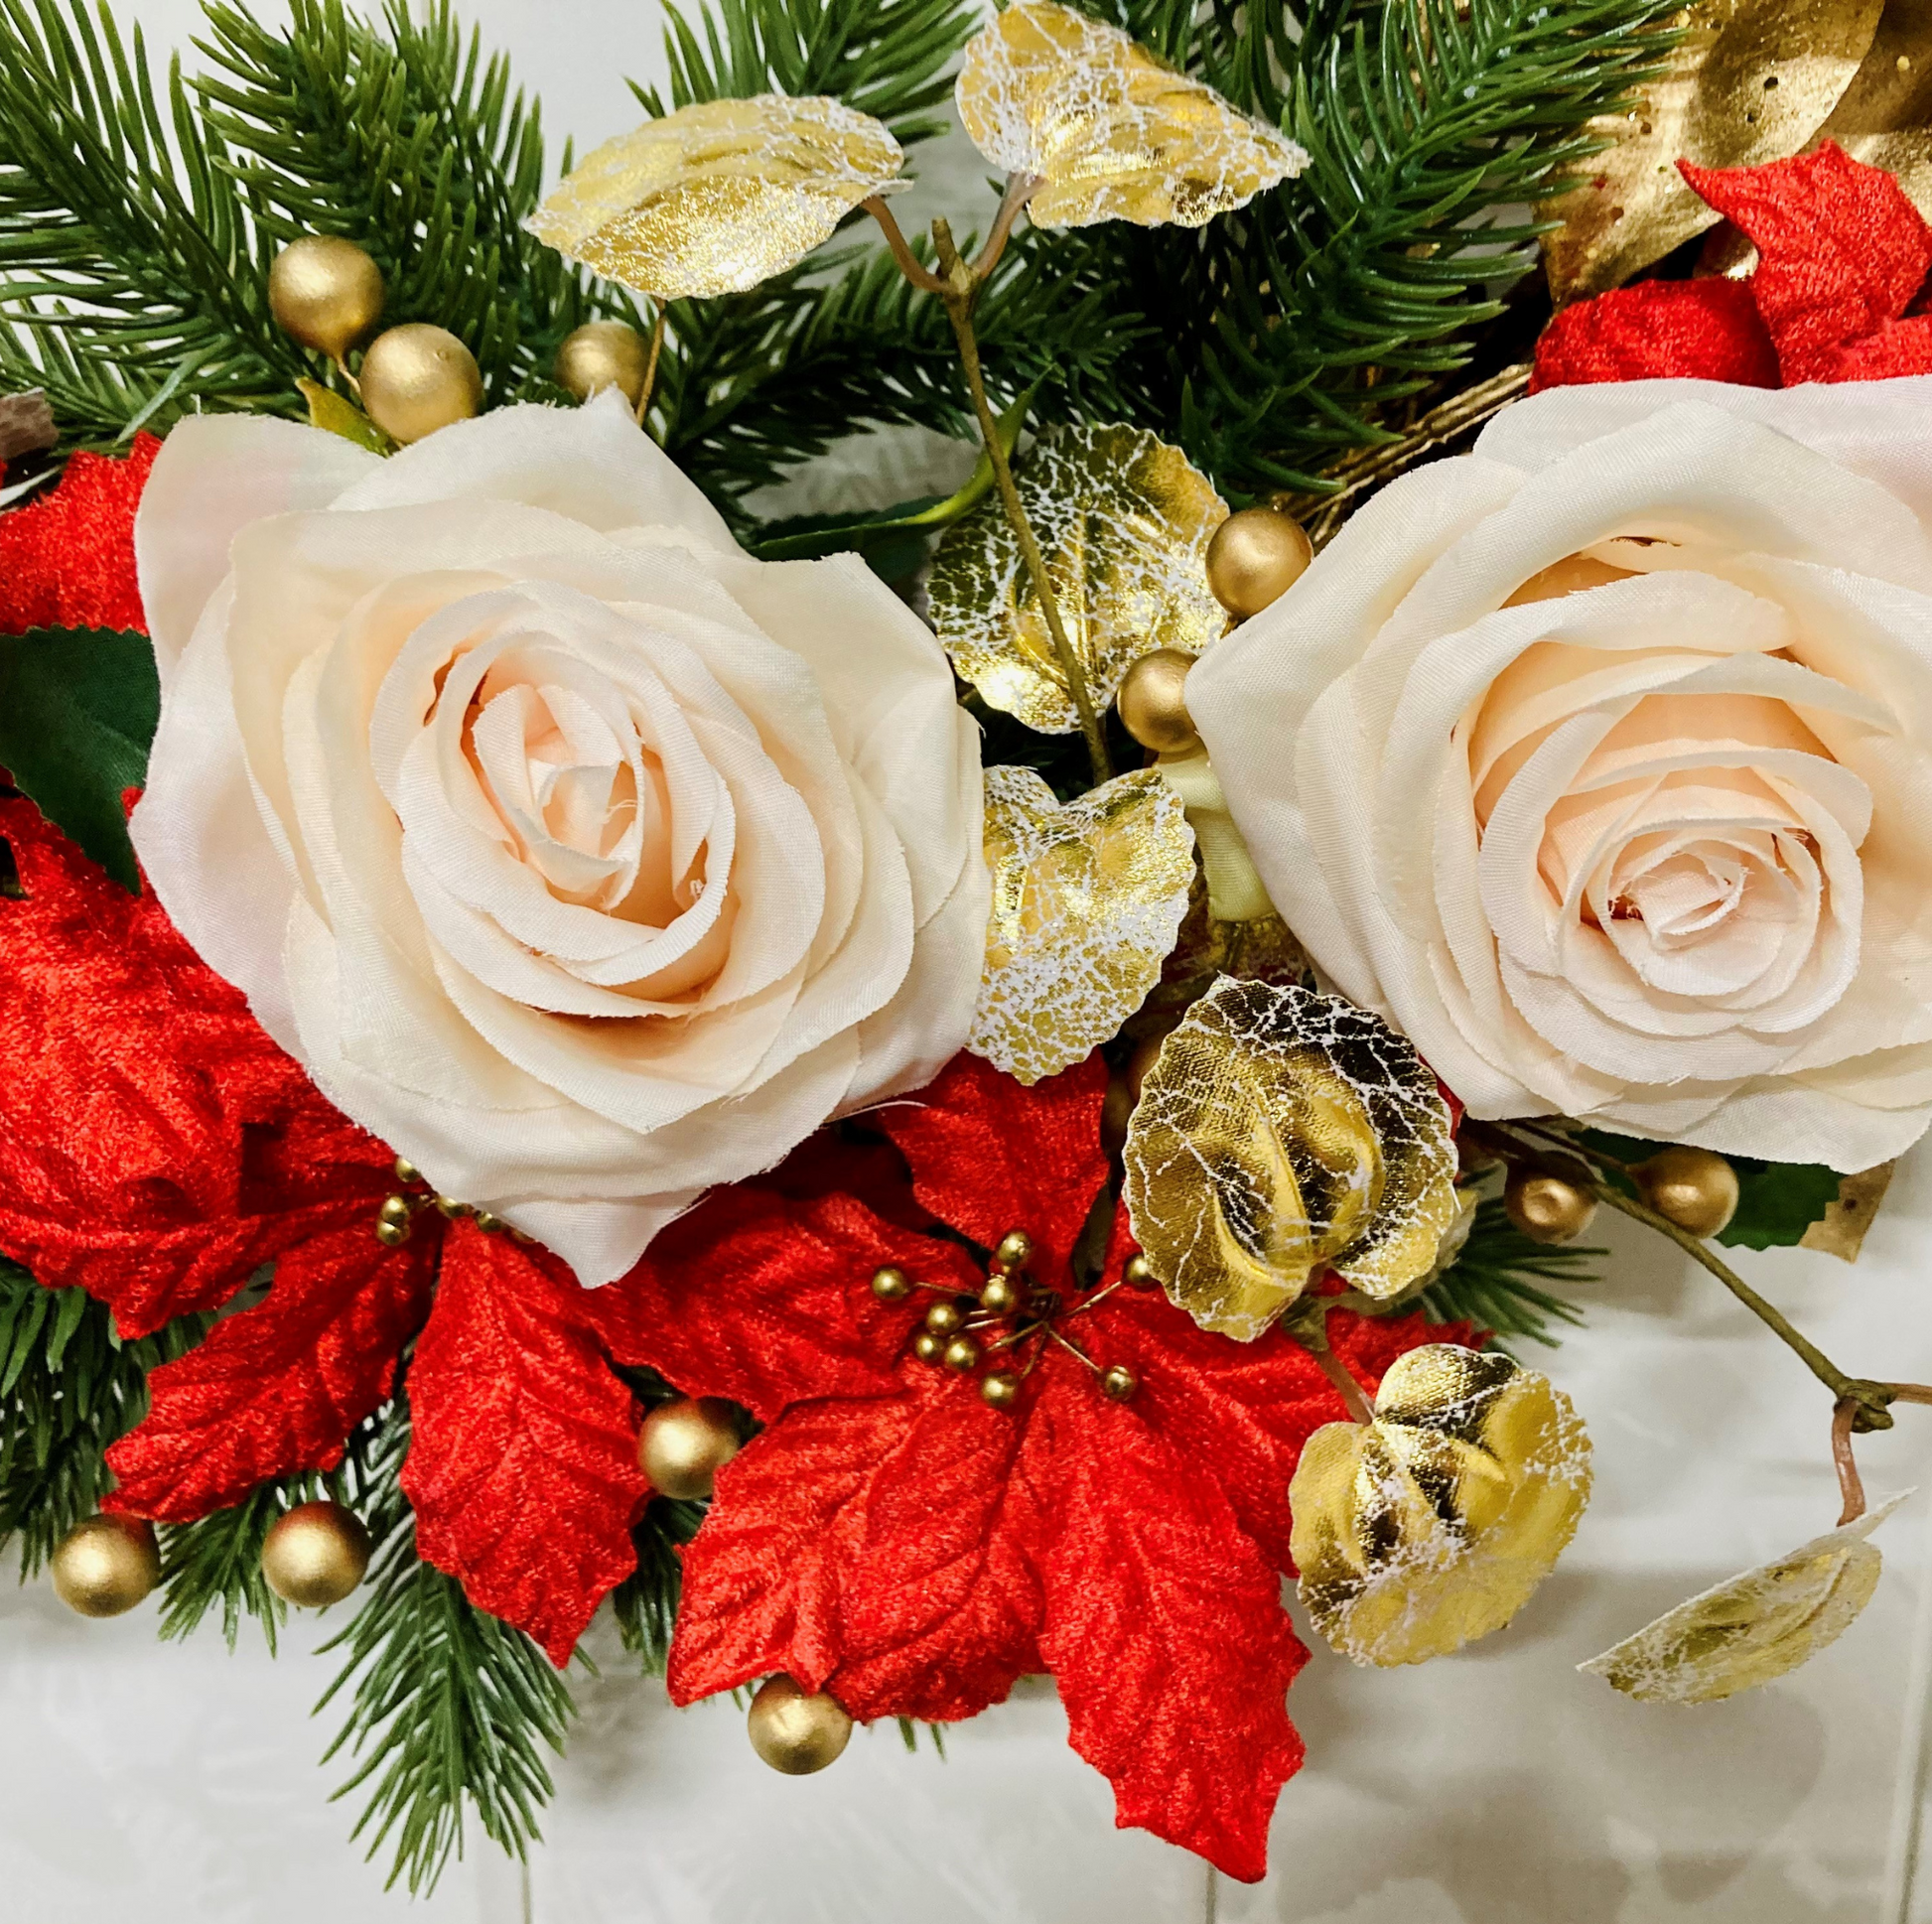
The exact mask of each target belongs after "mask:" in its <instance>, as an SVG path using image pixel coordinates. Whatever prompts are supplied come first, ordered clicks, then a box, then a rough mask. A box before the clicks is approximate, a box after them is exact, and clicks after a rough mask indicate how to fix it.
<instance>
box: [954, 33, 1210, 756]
mask: <svg viewBox="0 0 1932 1924" xmlns="http://www.w3.org/2000/svg"><path fill="white" fill-rule="evenodd" d="M1003 17H1004V16H1003ZM1017 482H1018V486H1019V489H1020V498H1021V502H1022V504H1023V505H1024V506H1025V508H1026V510H1027V516H1028V519H1029V520H1031V521H1032V523H1033V528H1034V534H1035V538H1036V539H1037V540H1038V542H1039V545H1040V549H1041V551H1042V552H1043V554H1044V555H1045V557H1046V572H1047V574H1048V575H1049V576H1050V577H1051V579H1052V583H1053V592H1054V595H1055V597H1056V599H1057V600H1058V602H1059V608H1060V620H1061V623H1062V625H1063V626H1064V627H1065V629H1066V636H1067V640H1068V641H1069V642H1070V643H1071V644H1072V647H1073V651H1074V653H1075V654H1076V655H1077V656H1078V657H1079V659H1080V663H1081V666H1082V667H1083V668H1084V669H1085V670H1086V676H1087V686H1088V689H1089V691H1090V693H1091V694H1092V697H1093V702H1094V706H1095V707H1096V708H1102V707H1104V706H1105V705H1106V704H1107V703H1108V702H1110V701H1112V700H1113V697H1114V691H1115V690H1116V689H1117V688H1118V687H1119V686H1120V680H1121V677H1122V676H1123V675H1124V674H1126V672H1127V671H1128V669H1129V668H1131V667H1132V666H1133V665H1134V663H1135V662H1136V661H1138V660H1139V659H1140V658H1141V656H1142V655H1144V654H1149V653H1152V652H1153V650H1154V649H1156V648H1180V649H1182V650H1184V651H1185V652H1186V653H1188V654H1199V653H1200V651H1201V650H1202V649H1203V648H1205V647H1206V646H1207V645H1208V643H1209V642H1210V641H1213V640H1215V639H1216V638H1217V637H1218V636H1220V635H1221V634H1222V633H1223V632H1225V630H1226V628H1227V619H1228V618H1227V614H1226V611H1225V610H1224V609H1223V608H1222V607H1221V605H1220V603H1219V602H1217V601H1216V600H1215V599H1214V597H1213V596H1212V595H1211V594H1210V593H1209V592H1208V588H1207V559H1206V558H1207V544H1208V542H1209V541H1210V540H1211V539H1212V538H1213V534H1214V530H1215V529H1216V528H1218V527H1219V526H1220V525H1221V523H1222V522H1223V521H1225V520H1226V519H1227V512H1228V510H1227V503H1226V502H1225V501H1223V500H1222V499H1221V497H1220V495H1218V494H1217V493H1215V491H1214V488H1213V484H1212V483H1211V482H1210V481H1208V480H1207V478H1206V477H1205V476H1203V475H1201V474H1199V473H1197V472H1196V471H1195V470H1194V469H1193V468H1192V467H1191V466H1190V465H1189V464H1188V461H1187V457H1186V456H1185V455H1183V454H1182V453H1181V452H1180V450H1179V449H1178V448H1171V447H1169V446H1168V444H1167V443H1166V442H1165V441H1161V440H1158V439H1157V438H1156V437H1155V436H1154V435H1152V434H1149V433H1148V432H1147V431H1146V430H1145V429H1144V428H1129V427H1097V428H1094V427H1088V428H1076V427H1051V428H1048V429H1047V430H1046V431H1045V432H1044V433H1043V434H1041V436H1040V437H1039V439H1038V441H1036V442H1035V444H1034V448H1033V451H1032V453H1031V454H1029V455H1028V457H1027V459H1026V462H1025V463H1024V465H1023V466H1022V468H1021V470H1020V473H1019V475H1018V477H1017ZM927 594H928V598H929V602H930V606H931V611H932V622H933V625H934V626H935V627H936V628H937V629H938V630H939V639H940V640H941V641H942V642H943V643H944V644H945V648H946V652H947V653H948V654H949V655H951V656H952V660H953V666H954V667H955V668H957V669H958V670H959V672H960V674H961V675H963V676H964V677H965V679H966V680H968V681H970V682H972V683H973V684H974V685H975V686H976V687H977V688H978V689H979V691H980V693H981V694H982V695H984V696H985V697H986V699H987V700H988V701H989V702H990V703H991V704H992V705H993V706H994V707H995V708H1003V709H1005V710H1006V711H1007V713H1008V714H1010V715H1017V716H1018V717H1019V718H1020V719H1021V721H1023V722H1025V723H1026V725H1027V726H1028V727H1029V728H1031V729H1036V730H1038V731H1039V732H1040V733H1041V734H1043V735H1065V734H1069V733H1071V731H1073V730H1074V729H1076V728H1078V727H1079V726H1080V718H1079V715H1078V714H1077V713H1076V712H1075V710H1074V707H1073V703H1072V701H1071V699H1070V698H1069V697H1068V695H1067V692H1066V677H1065V676H1064V675H1063V674H1062V673H1061V672H1060V666H1059V661H1058V658H1057V657H1056V655H1055V654H1054V651H1053V638H1052V636H1051V635H1050V634H1049V633H1048V632H1047V630H1046V622H1045V620H1044V618H1042V617H1041V615H1040V612H1039V602H1038V600H1037V598H1036V597H1035V594H1034V590H1033V583H1032V581H1031V580H1030V579H1029V577H1028V574H1027V570H1026V566H1025V564H1024V562H1023V561H1022V559H1021V555H1020V544H1019V542H1018V540H1017V539H1016V538H1015V536H1014V532H1013V527H1012V524H1011V523H1010V522H1009V521H1008V519H1007V517H1006V512H1005V509H1004V508H1003V507H1002V506H1001V504H1000V501H999V498H998V496H993V497H990V498H989V499H987V500H984V501H982V502H981V503H980V505H979V506H978V507H976V508H974V509H973V511H972V512H971V513H970V514H968V515H967V516H966V517H965V518H964V519H963V520H960V521H956V522H954V524H953V525H952V526H951V527H950V528H948V529H947V531H946V534H945V536H944V538H943V539H942V540H941V541H940V543H939V548H938V552H937V554H936V555H935V556H934V557H933V563H932V572H931V577H930V580H929V584H928V589H927Z"/></svg>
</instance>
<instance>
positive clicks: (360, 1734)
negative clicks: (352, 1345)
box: [316, 1402, 576, 1894]
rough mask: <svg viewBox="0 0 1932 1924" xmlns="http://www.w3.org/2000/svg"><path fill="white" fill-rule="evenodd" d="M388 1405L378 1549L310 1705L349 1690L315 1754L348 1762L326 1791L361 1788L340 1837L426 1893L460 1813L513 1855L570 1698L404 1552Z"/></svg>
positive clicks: (397, 1431) (380, 1463)
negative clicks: (363, 1846)
mask: <svg viewBox="0 0 1932 1924" xmlns="http://www.w3.org/2000/svg"><path fill="white" fill-rule="evenodd" d="M408 1440H409V1422H408V1414H407V1411H406V1409H405V1408H404V1407H403V1405H402V1404H401V1403H400V1402H398V1403H397V1404H395V1405H393V1406H392V1407H391V1410H390V1412H389V1415H388V1418H387V1420H386V1421H385V1422H384V1423H383V1425H382V1426H381V1429H380V1432H379V1434H378V1436H377V1438H376V1440H375V1442H374V1444H373V1446H372V1447H371V1450H370V1454H369V1461H368V1465H367V1475H368V1497H367V1503H366V1508H365V1510H364V1520H365V1521H366V1522H367V1523H368V1525H369V1531H370V1534H371V1535H372V1536H373V1537H375V1539H376V1540H377V1543H378V1546H379V1548H378V1550H377V1553H376V1558H375V1562H374V1564H373V1565H372V1567H371V1569H370V1572H369V1577H368V1579H367V1582H366V1586H365V1590H364V1594H363V1601H362V1604H361V1607H360V1608H359V1609H358V1610H357V1612H356V1614H355V1616H354V1618H353V1619H352V1620H351V1621H350V1623H349V1624H348V1625H347V1627H346V1628H345V1629H344V1630H343V1631H342V1632H341V1633H340V1634H339V1635H337V1636H335V1637H333V1638H332V1639H331V1640H330V1641H329V1642H328V1643H327V1644H325V1645H324V1646H323V1648H324V1649H325V1650H332V1651H333V1650H342V1651H345V1653H346V1658H347V1660H346V1662H345V1665H344V1667H343V1670H342V1673H341V1675H340V1676H338V1677H337V1679H336V1681H335V1682H334V1683H333V1684H332V1685H331V1686H330V1687H329V1689H328V1691H327V1692H326V1693H325V1694H324V1696H323V1699H322V1702H321V1703H320V1704H318V1705H317V1706H316V1709H317V1711H318V1712H320V1711H322V1710H323V1709H324V1708H325V1707H326V1706H327V1705H329V1704H330V1703H331V1702H332V1701H333V1700H334V1699H335V1698H336V1697H337V1696H338V1695H340V1694H342V1693H344V1692H347V1694H348V1718H347V1721H346V1722H345V1724H344V1726H343V1729H342V1732H341V1734H340V1735H338V1736H337V1738H336V1740H335V1741H334V1742H333V1743H332V1744H331V1745H330V1746H329V1748H328V1750H327V1751H326V1752H325V1753H324V1761H325V1762H327V1761H328V1759H329V1758H331V1757H334V1756H335V1755H336V1754H337V1753H338V1752H339V1751H341V1750H343V1749H344V1748H345V1747H346V1748H347V1749H348V1750H349V1752H350V1753H351V1754H352V1755H355V1756H357V1757H359V1758H360V1762H359V1763H358V1764H357V1766H356V1768H355V1771H354V1773H353V1774H352V1775H351V1776H350V1777H349V1779H348V1781H347V1782H346V1783H345V1784H344V1785H343V1786H342V1787H341V1789H339V1790H338V1791H337V1792H336V1795H337V1796H338V1797H346V1796H349V1795H351V1794H352V1793H353V1792H355V1791H357V1790H359V1789H362V1788H363V1787H364V1786H367V1787H368V1801H367V1803H366V1804H365V1805H364V1807H363V1811H362V1815H361V1817H360V1818H359V1819H358V1820H357V1821H356V1825H355V1829H354V1832H353V1834H352V1835H354V1836H356V1837H361V1836H362V1835H363V1834H364V1833H367V1834H368V1837H369V1855H370V1856H371V1857H373V1856H374V1855H376V1853H377V1852H379V1851H380V1850H382V1848H383V1847H384V1845H385V1844H387V1845H390V1846H391V1847H392V1849H393V1851H394V1867H393V1869H392V1870H391V1872H390V1875H389V1882H390V1883H391V1884H392V1885H393V1884H394V1883H396V1882H397V1881H399V1880H400V1881H404V1882H406V1883H407V1884H408V1886H409V1889H410V1890H411V1891H412V1892H415V1893H419V1894H420V1893H422V1892H424V1891H427V1890H429V1889H431V1888H432V1887H433V1886H434V1884H435V1883H436V1880H437V1878H438V1877H439V1876H440V1875H441V1874H442V1871H443V1867H444V1865H445V1864H446V1863H447V1862H448V1861H449V1859H450V1856H451V1855H452V1853H456V1854H458V1855H460V1854H461V1852H462V1849H463V1836H464V1823H465V1807H466V1805H469V1806H471V1807H473V1808H474V1810H475V1813H476V1816H477V1819H478V1821H479V1822H480V1823H481V1824H482V1826H483V1833H484V1835H485V1836H487V1837H489V1838H491V1839H492V1840H494V1842H495V1843H497V1844H498V1845H500V1846H501V1847H502V1848H503V1849H504V1850H505V1851H507V1852H510V1853H511V1854H512V1855H516V1856H518V1857H521V1856H523V1855H525V1853H526V1851H527V1847H528V1845H529V1844H530V1842H531V1841H532V1840H534V1839H535V1838H536V1837H537V1836H538V1835H539V1832H538V1829H537V1812H538V1810H539V1809H540V1808H541V1806H542V1805H544V1804H545V1803H547V1802H548V1801H549V1798H550V1796H551V1793H552V1788H553V1786H552V1783H551V1778H550V1772H549V1768H548V1766H547V1764H546V1763H545V1760H544V1755H543V1752H544V1750H545V1749H548V1750H550V1751H552V1752H554V1753H558V1754H561V1752H562V1750H563V1742H564V1732H565V1729H566V1728H567V1726H568V1724H569V1722H570V1719H571V1718H572V1717H573V1716H575V1714H576V1713H575V1708H574V1706H573V1705H572V1703H571V1699H570V1693H569V1691H568V1690H566V1689H565V1687H564V1683H563V1680H562V1679H561V1678H560V1677H559V1676H558V1675H557V1673H556V1672H555V1671H554V1670H552V1669H551V1667H550V1664H549V1661H548V1660H547V1659H546V1658H545V1656H544V1654H543V1652H542V1651H541V1650H539V1649H538V1648H537V1647H536V1645H535V1644H534V1643H532V1642H531V1641H530V1639H529V1638H528V1637H526V1636H525V1635H524V1634H523V1633H522V1631H520V1630H513V1629H511V1628H510V1627H509V1625H508V1624H506V1623H502V1622H499V1621H498V1620H497V1619H496V1618H495V1617H493V1616H488V1615H486V1614H485V1613H484V1612H483V1611H482V1610H479V1609H478V1608H477V1607H476V1606H475V1605H474V1604H473V1603H472V1602H471V1601H470V1600H469V1598H468V1597H466V1596H465V1595H464V1593H463V1586H462V1585H461V1584H460V1583H459V1582H457V1581H456V1580H455V1579H454V1578H451V1577H446V1576H444V1575H443V1573H442V1572H441V1571H439V1570H436V1569H434V1568H433V1567H432V1566H430V1565H429V1564H426V1563H424V1562H422V1561H421V1560H420V1559H419V1558H418V1557H417V1555H416V1533H415V1524H414V1520H413V1518H411V1516H410V1514H409V1507H408V1503H407V1501H406V1499H405V1498H404V1497H403V1494H402V1490H401V1486H400V1483H399V1481H398V1475H399V1472H400V1470H401V1467H402V1462H403V1458H404V1456H405V1455H406V1454H407V1451H408V1446H409V1443H408Z"/></svg>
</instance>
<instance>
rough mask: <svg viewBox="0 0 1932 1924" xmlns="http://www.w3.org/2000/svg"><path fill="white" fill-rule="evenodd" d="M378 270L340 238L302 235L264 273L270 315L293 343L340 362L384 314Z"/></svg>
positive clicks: (336, 236) (328, 235) (361, 252)
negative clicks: (310, 348) (266, 278)
mask: <svg viewBox="0 0 1932 1924" xmlns="http://www.w3.org/2000/svg"><path fill="white" fill-rule="evenodd" d="M382 300H383V288H382V270H381V269H380V268H379V267H377V266H376V264H375V262H374V261H373V260H371V259H370V258H369V256H368V255H367V254H366V253H365V252H364V251H363V250H362V249H361V248H360V247H358V246H356V244H355V243H354V241H352V240H345V239H344V238H343V237H342V235H340V234H304V235H303V236H302V237H301V238H300V239H299V240H292V241H290V242H289V244H288V245H287V246H286V247H284V248H283V249H282V251H281V252H280V253H279V254H277V255H276V256H275V264H274V265H273V266H272V267H270V268H269V270H268V311H269V313H271V314H272V315H273V316H274V317H275V321H276V325H277V326H278V327H279V328H280V329H281V330H282V332H283V333H284V334H286V335H287V336H288V337H289V339H290V340H291V341H294V342H296V343H297V344H299V345H301V346H304V347H312V348H314V349H315V351H316V352H317V353H322V354H327V355H328V356H329V358H330V359H331V360H341V359H342V357H343V356H344V355H345V353H347V352H348V350H349V348H351V347H352V346H353V345H354V344H356V342H358V341H359V340H361V338H362V337H363V336H364V335H365V334H367V333H368V331H369V330H370V329H371V328H372V327H374V326H375V324H376V321H377V320H378V318H379V317H380V316H381V313H382Z"/></svg>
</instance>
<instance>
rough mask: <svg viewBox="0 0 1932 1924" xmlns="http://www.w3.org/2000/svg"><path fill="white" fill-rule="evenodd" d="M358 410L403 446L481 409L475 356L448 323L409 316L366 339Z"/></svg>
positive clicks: (480, 375) (478, 375)
mask: <svg viewBox="0 0 1932 1924" xmlns="http://www.w3.org/2000/svg"><path fill="white" fill-rule="evenodd" d="M361 383H362V412H363V413H364V414H366V415H367V416H368V417H369V419H370V420H371V421H373V422H374V423H375V425H376V426H377V427H378V428H380V429H381V430H382V432H383V433H384V434H386V435H387V436H388V437H389V439H390V440H391V441H400V442H401V443H402V444H403V446H404V447H408V446H409V444H410V443H411V442H414V441H421V440H423V439H424V438H425V437H426V436H428V435H432V434H434V433H436V432H437V430H438V429H440V428H447V427H451V426H453V425H454V424H455V423H456V422H458V421H467V420H469V419H470V418H471V417H472V416H473V415H478V414H481V413H482V412H483V374H482V373H481V371H480V370H479V369H478V366H477V357H476V355H475V354H473V353H472V352H471V351H470V349H469V348H468V347H466V346H465V345H464V344H463V343H462V342H461V341H459V340H458V339H457V338H456V336H455V335H453V334H451V333H450V331H449V330H448V329H447V328H436V327H431V326H429V325H428V324H427V323H426V322H420V321H412V322H410V323H409V324H408V325H407V326H406V327H401V328H391V329H390V330H389V331H388V332H387V333H386V334H379V335H377V336H376V338H375V339H374V340H373V341H372V342H370V343H369V345H368V350H367V351H366V352H365V353H364V354H363V356H362V372H361Z"/></svg>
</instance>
